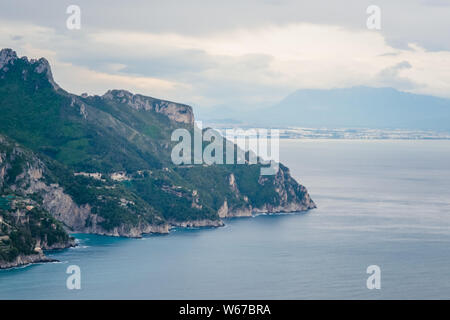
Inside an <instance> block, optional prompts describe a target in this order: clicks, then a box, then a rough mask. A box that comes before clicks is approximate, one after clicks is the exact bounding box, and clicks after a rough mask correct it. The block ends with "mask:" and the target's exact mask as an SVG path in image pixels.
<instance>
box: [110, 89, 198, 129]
mask: <svg viewBox="0 0 450 320" xmlns="http://www.w3.org/2000/svg"><path fill="white" fill-rule="evenodd" d="M102 98H103V99H105V100H110V101H113V102H115V103H119V104H122V105H126V106H129V107H131V108H133V109H136V110H145V111H154V112H157V113H161V114H164V115H166V116H167V117H168V118H169V119H171V120H173V121H176V122H181V123H186V124H190V125H193V124H194V113H193V111H192V108H191V107H190V106H188V105H184V104H179V103H174V102H170V101H166V100H160V99H155V98H152V97H146V96H143V95H140V94H132V93H131V92H128V91H126V90H109V91H108V92H106V93H105V94H104V95H103V96H102Z"/></svg>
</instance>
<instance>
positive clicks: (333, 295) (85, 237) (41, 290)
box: [0, 139, 450, 299]
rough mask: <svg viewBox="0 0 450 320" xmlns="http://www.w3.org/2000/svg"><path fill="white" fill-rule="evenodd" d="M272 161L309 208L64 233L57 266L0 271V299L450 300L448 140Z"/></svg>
mask: <svg viewBox="0 0 450 320" xmlns="http://www.w3.org/2000/svg"><path fill="white" fill-rule="evenodd" d="M280 160H281V162H282V163H284V164H285V165H286V166H288V167H289V168H290V170H291V174H292V175H293V176H294V177H295V178H296V179H297V180H298V181H299V182H300V183H301V184H303V185H305V186H306V187H307V189H308V191H309V193H310V195H311V197H312V199H313V200H314V201H315V202H316V204H317V209H314V210H310V211H308V212H298V213H291V214H277V215H258V216H254V217H251V218H235V219H228V220H226V221H225V223H226V226H225V227H221V228H199V229H181V228H177V229H173V230H172V232H171V233H170V234H168V235H149V236H145V237H143V238H142V239H127V238H114V237H106V236H97V235H92V234H74V236H75V237H76V238H77V241H78V242H79V245H78V246H77V247H75V248H71V249H66V250H63V251H55V252H49V253H47V254H48V256H50V257H52V258H54V259H57V260H59V262H56V263H42V264H34V265H30V266H26V267H21V268H15V269H10V270H2V271H0V299H450V141H449V140H345V139H330V140H327V139H282V140H281V141H280ZM74 265H75V266H78V267H79V270H80V277H79V280H80V282H79V283H80V289H68V286H67V280H68V278H69V277H70V276H71V274H68V273H67V270H68V268H69V266H74ZM374 270H375V271H374ZM368 271H369V272H368ZM374 272H375V273H376V274H375V273H374ZM375 283H376V285H374V284H375ZM69 287H71V286H70V285H69Z"/></svg>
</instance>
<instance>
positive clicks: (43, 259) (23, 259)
mask: <svg viewBox="0 0 450 320" xmlns="http://www.w3.org/2000/svg"><path fill="white" fill-rule="evenodd" d="M313 209H315V208H310V209H306V210H299V211H279V212H258V211H254V212H251V214H250V215H241V216H239V215H234V216H233V215H231V216H228V217H223V218H222V219H224V220H225V221H226V220H229V219H230V220H235V219H240V218H255V217H258V216H277V215H279V216H283V215H295V214H296V213H299V214H306V213H308V212H309V211H310V210H313ZM222 219H219V220H210V221H209V220H198V221H185V222H172V223H170V226H169V228H168V232H148V233H142V234H141V235H140V236H139V237H127V236H116V235H109V234H97V233H85V232H72V233H71V235H73V234H94V235H99V236H105V237H114V238H131V239H140V238H143V237H144V236H150V235H169V234H171V230H172V229H177V228H178V229H187V230H189V229H209V228H211V229H215V228H221V227H225V226H226V223H225V222H224V221H223V220H222ZM209 222H211V223H209ZM74 239H75V240H74V241H71V242H70V243H69V244H68V245H67V246H56V247H52V248H49V249H46V250H44V251H43V252H41V253H37V254H34V255H27V256H24V255H19V256H18V257H16V259H15V260H14V261H11V262H5V263H0V271H2V270H11V269H16V268H22V267H26V266H30V265H34V264H39V263H50V262H60V261H59V260H57V259H53V258H49V257H47V256H46V255H45V253H46V252H58V251H62V250H66V249H70V248H75V247H78V246H79V243H78V242H77V240H78V239H77V238H74Z"/></svg>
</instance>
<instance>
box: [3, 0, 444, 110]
mask: <svg viewBox="0 0 450 320" xmlns="http://www.w3.org/2000/svg"><path fill="white" fill-rule="evenodd" d="M289 4H290V1H287V2H286V3H285V2H282V3H280V4H278V5H277V8H282V9H279V10H282V11H283V10H286V8H288V7H289ZM267 5H272V6H273V4H270V3H269V4H267ZM218 8H221V5H218ZM218 8H216V9H217V10H218ZM113 9H114V10H115V9H117V8H116V7H114V6H113ZM113 9H111V8H110V7H108V8H106V9H105V10H106V11H107V12H110V11H108V10H113ZM178 10H180V9H179V8H177V9H176V10H175V11H176V14H181V13H180V12H178ZM205 10H207V9H205ZM274 10H275V9H274ZM277 10H278V9H277ZM83 12H84V11H83ZM364 12H365V11H364ZM86 15H87V17H86V18H85V20H87V21H89V13H87V14H85V13H83V16H84V17H85V16H86ZM186 17H188V15H187V14H186ZM124 19H126V17H125V18H124ZM205 19H207V20H209V18H205ZM275 20H276V19H275ZM120 21H121V20H118V23H119V22H120ZM85 23H86V21H85ZM177 23H178V22H174V24H175V25H176V24H177ZM364 23H365V22H364ZM122 25H123V24H122V22H120V24H119V25H116V26H115V28H100V27H98V28H94V27H93V26H92V25H88V26H85V25H83V24H82V29H81V30H79V31H68V30H60V29H58V28H53V27H49V26H42V25H35V24H32V23H23V22H20V21H10V20H3V21H2V22H1V23H0V42H1V43H2V45H3V46H10V47H13V48H14V49H16V50H18V53H19V54H24V55H28V56H30V57H40V56H45V57H47V58H48V59H49V60H50V62H51V63H52V65H53V70H54V76H55V80H56V81H57V82H58V83H59V84H60V85H61V86H62V87H63V88H66V89H67V90H69V91H73V92H76V93H81V92H85V91H87V92H89V93H95V94H102V93H104V92H105V91H106V90H107V89H110V88H124V89H128V90H130V91H134V92H139V93H142V94H146V95H151V96H156V97H161V98H166V99H172V100H176V101H181V102H185V103H190V104H193V105H194V106H206V107H212V106H215V105H225V106H234V107H240V108H252V107H262V106H266V105H271V104H274V103H276V102H278V101H279V100H281V99H282V98H284V97H285V96H286V95H288V94H290V93H291V92H293V91H295V90H297V89H301V88H323V89H326V88H336V87H350V86H358V85H366V86H392V87H395V88H397V89H401V90H408V91H413V92H418V93H427V94H433V95H438V96H445V97H449V96H450V52H449V51H445V50H440V51H439V50H434V51H429V50H426V49H425V48H423V47H422V46H420V45H419V44H416V43H412V42H411V43H410V42H408V43H407V44H406V45H405V46H404V47H403V48H398V47H394V46H392V45H391V44H390V42H389V41H388V39H387V38H386V36H384V35H383V33H380V32H376V31H372V30H367V29H362V28H353V27H348V26H342V25H337V24H324V23H304V22H292V23H284V24H279V23H272V22H267V21H266V22H265V23H257V24H251V23H250V24H249V25H247V24H241V25H237V26H234V27H233V28H229V29H227V28H224V27H223V28H217V29H215V28H211V29H212V30H208V32H191V31H186V30H178V31H177V30H175V29H176V28H174V29H173V30H170V31H161V30H157V31H148V30H146V29H145V28H142V30H135V29H136V28H129V27H128V26H124V28H122ZM119 27H120V28H119ZM17 36H20V38H17Z"/></svg>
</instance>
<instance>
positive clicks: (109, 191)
mask: <svg viewBox="0 0 450 320" xmlns="http://www.w3.org/2000/svg"><path fill="white" fill-rule="evenodd" d="M0 112H1V113H2V117H0V134H2V135H3V136H2V137H0V150H1V151H0V152H1V153H0V159H1V162H0V187H1V189H0V196H1V197H3V198H4V197H7V196H14V197H17V199H20V201H19V202H23V203H25V204H26V203H29V204H30V205H31V206H33V207H34V208H38V210H39V214H41V215H45V217H46V218H48V219H53V220H52V221H56V222H57V224H55V223H53V222H52V224H54V225H55V226H60V227H57V230H58V232H59V231H60V230H66V231H68V232H84V233H96V234H103V235H110V236H127V237H140V236H141V235H142V234H146V233H168V232H169V230H170V228H171V227H172V226H182V227H198V226H215V227H217V226H222V225H223V223H224V222H223V221H222V219H223V218H226V217H234V216H249V215H251V214H252V213H261V212H265V213H275V212H295V211H304V210H309V209H312V208H315V204H314V202H313V201H312V200H311V198H310V196H309V194H308V192H307V190H306V188H305V187H304V186H302V185H300V184H298V183H297V182H296V181H295V179H293V178H292V177H291V175H290V173H289V170H288V169H287V168H286V167H285V166H283V165H282V164H280V166H279V170H278V172H277V173H276V175H273V176H261V175H260V169H261V165H259V164H257V165H248V164H245V165H192V166H177V165H174V164H173V163H172V161H171V156H170V155H171V150H172V146H173V145H174V144H175V143H174V142H172V141H171V133H172V132H173V131H174V130H175V129H179V128H184V129H187V130H189V131H190V132H193V131H194V115H193V112H192V108H191V107H190V106H187V105H184V104H179V103H175V102H170V101H166V100H161V99H156V98H152V97H146V96H143V95H138V94H132V93H130V92H128V91H125V90H110V91H108V92H107V93H105V94H104V95H102V96H97V95H94V96H89V95H85V94H83V95H81V96H78V95H74V94H71V93H68V92H66V91H65V90H63V89H62V88H61V87H60V86H59V85H58V84H56V83H55V81H54V80H53V77H52V73H51V69H50V65H49V63H48V61H47V60H45V59H43V58H41V59H39V60H34V59H31V60H28V58H26V57H22V58H19V57H17V55H16V53H15V52H14V51H12V50H10V49H4V50H1V51H0ZM19 202H17V203H19ZM20 210H22V211H20ZM20 210H19V211H18V210H16V209H8V210H6V209H0V215H1V216H2V217H5V219H9V220H8V221H12V218H11V217H12V216H13V215H17V214H19V215H20V214H24V213H25V216H27V212H28V211H23V209H20ZM36 214H37V213H36ZM17 221H19V222H20V223H19V225H21V224H23V223H25V222H26V219H25V220H23V221H22V220H20V219H19V220H17ZM8 230H9V229H8ZM10 231H11V230H9V231H8V232H10ZM47 231H48V230H47ZM47 231H46V232H47ZM66 231H64V232H63V233H64V234H65V235H66V236H67V233H66ZM61 235H62V234H61ZM34 239H35V240H34V241H35V242H38V241H40V243H44V246H46V245H49V244H46V242H45V241H43V239H41V238H39V239H38V238H34ZM67 241H68V240H67ZM66 244H68V242H66ZM63 247H64V245H63ZM22 251H23V250H22ZM27 252H28V254H32V253H33V252H30V251H27ZM17 254H22V252H17ZM33 254H34V253H33ZM22 260H23V259H22Z"/></svg>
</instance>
